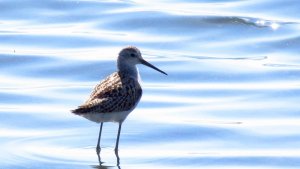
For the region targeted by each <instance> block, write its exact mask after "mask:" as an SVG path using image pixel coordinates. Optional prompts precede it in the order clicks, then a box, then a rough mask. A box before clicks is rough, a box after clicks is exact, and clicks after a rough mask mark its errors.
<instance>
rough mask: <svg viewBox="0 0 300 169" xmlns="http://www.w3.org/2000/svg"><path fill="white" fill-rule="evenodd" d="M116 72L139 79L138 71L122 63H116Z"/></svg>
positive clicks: (134, 67) (133, 66)
mask: <svg viewBox="0 0 300 169" xmlns="http://www.w3.org/2000/svg"><path fill="white" fill-rule="evenodd" d="M118 70H119V71H120V72H122V73H124V74H127V75H129V76H130V77H132V78H134V79H137V80H138V78H139V71H138V69H137V67H136V66H135V65H127V64H124V63H118Z"/></svg>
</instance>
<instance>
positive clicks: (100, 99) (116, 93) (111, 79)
mask: <svg viewBox="0 0 300 169" xmlns="http://www.w3.org/2000/svg"><path fill="white" fill-rule="evenodd" d="M141 96H142V88H141V86H140V84H139V83H138V81H137V80H136V79H134V78H128V77H127V76H126V74H123V73H122V72H115V73H113V74H111V75H110V76H108V77H107V78H106V79H105V80H103V81H102V82H101V83H100V84H98V85H97V86H96V87H95V88H94V90H93V92H92V94H91V95H90V98H89V99H88V100H87V101H86V102H85V103H84V104H83V105H81V106H79V107H78V108H77V109H75V110H73V111H72V112H73V113H74V114H77V115H82V114H85V113H111V112H123V111H129V110H131V109H132V108H134V107H135V106H136V104H137V103H138V101H139V100H140V98H141Z"/></svg>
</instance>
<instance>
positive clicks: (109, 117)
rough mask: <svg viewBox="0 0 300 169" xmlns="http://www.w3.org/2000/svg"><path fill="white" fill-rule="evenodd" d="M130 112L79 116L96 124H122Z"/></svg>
mask: <svg viewBox="0 0 300 169" xmlns="http://www.w3.org/2000/svg"><path fill="white" fill-rule="evenodd" d="M131 111H132V110H129V111H123V112H112V113H87V114H82V115H81V116H83V117H84V118H86V119H88V120H91V121H93V122H96V123H101V122H123V121H124V120H125V119H126V117H127V116H128V114H129V113H130V112H131Z"/></svg>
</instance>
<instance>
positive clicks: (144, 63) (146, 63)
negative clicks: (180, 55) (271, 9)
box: [140, 59, 168, 75]
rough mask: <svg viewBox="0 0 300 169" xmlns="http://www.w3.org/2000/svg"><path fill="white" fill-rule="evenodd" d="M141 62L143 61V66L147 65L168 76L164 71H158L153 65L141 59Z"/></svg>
mask: <svg viewBox="0 0 300 169" xmlns="http://www.w3.org/2000/svg"><path fill="white" fill-rule="evenodd" d="M140 61H141V64H143V65H146V66H148V67H151V68H152V69H154V70H157V71H159V72H160V73H163V74H165V75H168V74H167V73H166V72H164V71H162V70H160V69H158V68H157V67H155V66H153V65H152V64H150V63H149V62H147V61H145V60H144V59H140Z"/></svg>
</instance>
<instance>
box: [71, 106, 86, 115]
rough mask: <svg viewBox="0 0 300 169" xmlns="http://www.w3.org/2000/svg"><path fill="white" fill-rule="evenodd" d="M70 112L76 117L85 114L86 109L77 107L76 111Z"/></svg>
mask: <svg viewBox="0 0 300 169" xmlns="http://www.w3.org/2000/svg"><path fill="white" fill-rule="evenodd" d="M71 112H72V113H74V114H76V115H81V114H84V113H86V108H83V107H78V108H77V109H74V110H71Z"/></svg>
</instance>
